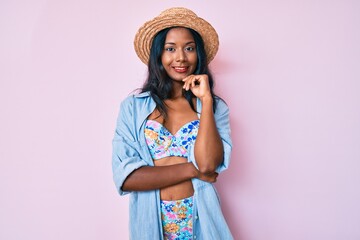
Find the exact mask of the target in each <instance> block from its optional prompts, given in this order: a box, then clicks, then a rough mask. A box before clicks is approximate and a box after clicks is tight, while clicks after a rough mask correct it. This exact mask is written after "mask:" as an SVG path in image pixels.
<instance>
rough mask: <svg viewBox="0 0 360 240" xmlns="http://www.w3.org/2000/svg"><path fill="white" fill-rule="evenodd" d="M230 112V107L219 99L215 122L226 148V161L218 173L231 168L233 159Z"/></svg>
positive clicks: (220, 166)
mask: <svg viewBox="0 0 360 240" xmlns="http://www.w3.org/2000/svg"><path fill="white" fill-rule="evenodd" d="M229 112H230V111H229V107H228V106H227V105H226V103H225V102H224V101H223V100H221V99H218V100H217V106H216V111H215V122H216V126H217V129H218V131H219V134H220V137H221V140H222V142H223V146H224V159H223V161H222V163H221V164H220V165H219V166H218V167H217V169H216V172H218V173H220V172H222V171H224V170H225V169H227V168H228V167H229V164H230V159H231V150H232V140H231V128H230V116H229Z"/></svg>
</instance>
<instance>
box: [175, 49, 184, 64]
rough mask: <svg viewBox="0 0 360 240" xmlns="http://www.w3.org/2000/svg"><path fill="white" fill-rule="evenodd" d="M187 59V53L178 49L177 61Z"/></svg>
mask: <svg viewBox="0 0 360 240" xmlns="http://www.w3.org/2000/svg"><path fill="white" fill-rule="evenodd" d="M185 60H186V55H185V53H184V51H182V50H181V51H177V56H176V61H177V62H183V61H185Z"/></svg>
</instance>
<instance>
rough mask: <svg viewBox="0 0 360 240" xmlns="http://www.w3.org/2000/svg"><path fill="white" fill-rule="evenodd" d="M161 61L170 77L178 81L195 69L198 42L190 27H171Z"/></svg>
mask: <svg viewBox="0 0 360 240" xmlns="http://www.w3.org/2000/svg"><path fill="white" fill-rule="evenodd" d="M161 63H162V65H163V67H164V69H165V71H166V72H167V74H168V75H169V77H170V78H171V79H173V80H176V81H181V80H183V79H184V78H185V77H187V76H189V75H190V74H192V73H193V72H194V71H195V69H196V65H197V53H196V44H195V40H194V38H193V36H192V34H191V32H190V31H189V30H188V29H186V28H180V27H179V28H172V29H170V31H169V32H168V33H167V35H166V39H165V45H164V50H163V53H162V55H161Z"/></svg>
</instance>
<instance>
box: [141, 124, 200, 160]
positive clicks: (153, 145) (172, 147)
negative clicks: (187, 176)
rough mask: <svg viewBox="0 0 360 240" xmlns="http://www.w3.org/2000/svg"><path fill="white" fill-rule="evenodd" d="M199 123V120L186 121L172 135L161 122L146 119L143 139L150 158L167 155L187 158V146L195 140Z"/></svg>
mask: <svg viewBox="0 0 360 240" xmlns="http://www.w3.org/2000/svg"><path fill="white" fill-rule="evenodd" d="M199 124H200V121H199V120H194V121H191V122H188V123H186V124H185V125H184V126H182V127H181V128H180V129H179V130H178V131H177V132H176V133H175V134H174V135H172V134H171V133H170V131H169V130H167V129H166V128H165V127H164V126H163V125H162V124H161V123H159V122H157V121H155V120H147V121H146V125H145V139H146V144H147V146H148V148H149V150H150V154H151V156H152V158H153V159H160V158H164V157H169V156H178V157H186V158H187V157H188V148H189V146H191V145H192V144H194V142H195V140H196V136H197V133H198V129H199Z"/></svg>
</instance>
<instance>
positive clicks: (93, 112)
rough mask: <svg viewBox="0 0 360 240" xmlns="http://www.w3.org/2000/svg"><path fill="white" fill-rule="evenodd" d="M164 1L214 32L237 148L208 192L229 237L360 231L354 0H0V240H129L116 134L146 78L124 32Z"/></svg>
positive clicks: (249, 239)
mask: <svg viewBox="0 0 360 240" xmlns="http://www.w3.org/2000/svg"><path fill="white" fill-rule="evenodd" d="M171 6H185V7H189V8H191V9H193V10H194V11H195V12H196V13H197V14H198V15H199V16H201V17H203V18H205V19H207V20H208V21H210V22H211V23H212V24H213V26H214V27H215V28H216V29H217V31H218V33H219V35H220V42H221V45H220V50H219V53H218V55H217V57H216V58H215V60H214V61H213V63H212V64H211V67H212V69H213V72H214V74H215V77H216V90H217V92H218V93H219V95H221V96H222V97H224V98H225V99H226V101H227V103H228V105H229V106H230V108H231V122H232V129H233V140H234V152H233V155H232V156H233V157H232V164H231V168H230V169H229V170H228V171H226V172H225V173H224V174H223V175H221V176H220V177H219V181H218V183H217V187H218V189H219V192H220V195H221V199H222V204H223V209H224V213H225V215H226V216H227V219H228V221H229V225H230V227H231V229H232V231H233V233H234V235H235V237H236V239H241V240H264V239H267V240H289V239H291V240H319V239H321V240H322V239H323V240H339V239H342V240H358V239H360V228H359V223H360V205H359V202H360V188H359V187H358V185H359V183H360V94H359V93H360V71H359V69H360V45H359V42H360V26H359V25H360V14H359V12H360V2H359V1H357V0H353V1H350V0H348V1H346V0H333V1H325V0H323V1H320V0H315V1H303V0H291V1H285V0H283V1H280V0H275V1H262V0H251V1H237V0H228V1H213V0H212V1H204V0H198V1H193V0H192V1H175V0H171V1H170V0H169V1H164V0H153V1H145V0H143V1H140V0H133V1H126V2H125V1H123V2H121V1H114V0H105V1H99V0H86V1H85V0H78V1H73V0H71V1H70V0H62V1H59V0H58V1H55V0H53V1H51V0H50V1H46V0H33V1H31V2H30V1H20V0H18V1H11V0H2V1H1V2H0V114H1V118H0V171H1V175H0V239H4V240H23V239H28V240H35V239H36V240H45V239H46V240H47V239H51V240H64V239H87V240H98V239H106V240H111V239H114V240H115V239H128V230H127V229H128V224H127V223H128V197H122V198H121V197H119V196H118V195H117V193H116V190H115V186H114V185H113V182H112V173H111V140H112V137H113V131H114V127H115V122H116V117H117V111H118V106H119V103H120V101H121V100H122V99H123V98H124V97H126V96H127V95H128V94H129V93H130V92H131V91H132V90H134V89H135V88H137V87H139V86H141V84H142V82H143V80H144V78H145V76H146V68H145V66H144V65H143V64H142V63H141V62H140V60H138V58H137V57H136V55H135V52H134V50H133V45H132V41H133V38H134V35H135V33H136V31H137V29H138V27H139V26H140V25H141V24H142V23H143V22H144V21H146V20H149V19H150V18H152V17H154V16H155V15H157V14H158V13H159V12H160V11H161V10H163V9H165V8H167V7H171Z"/></svg>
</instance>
